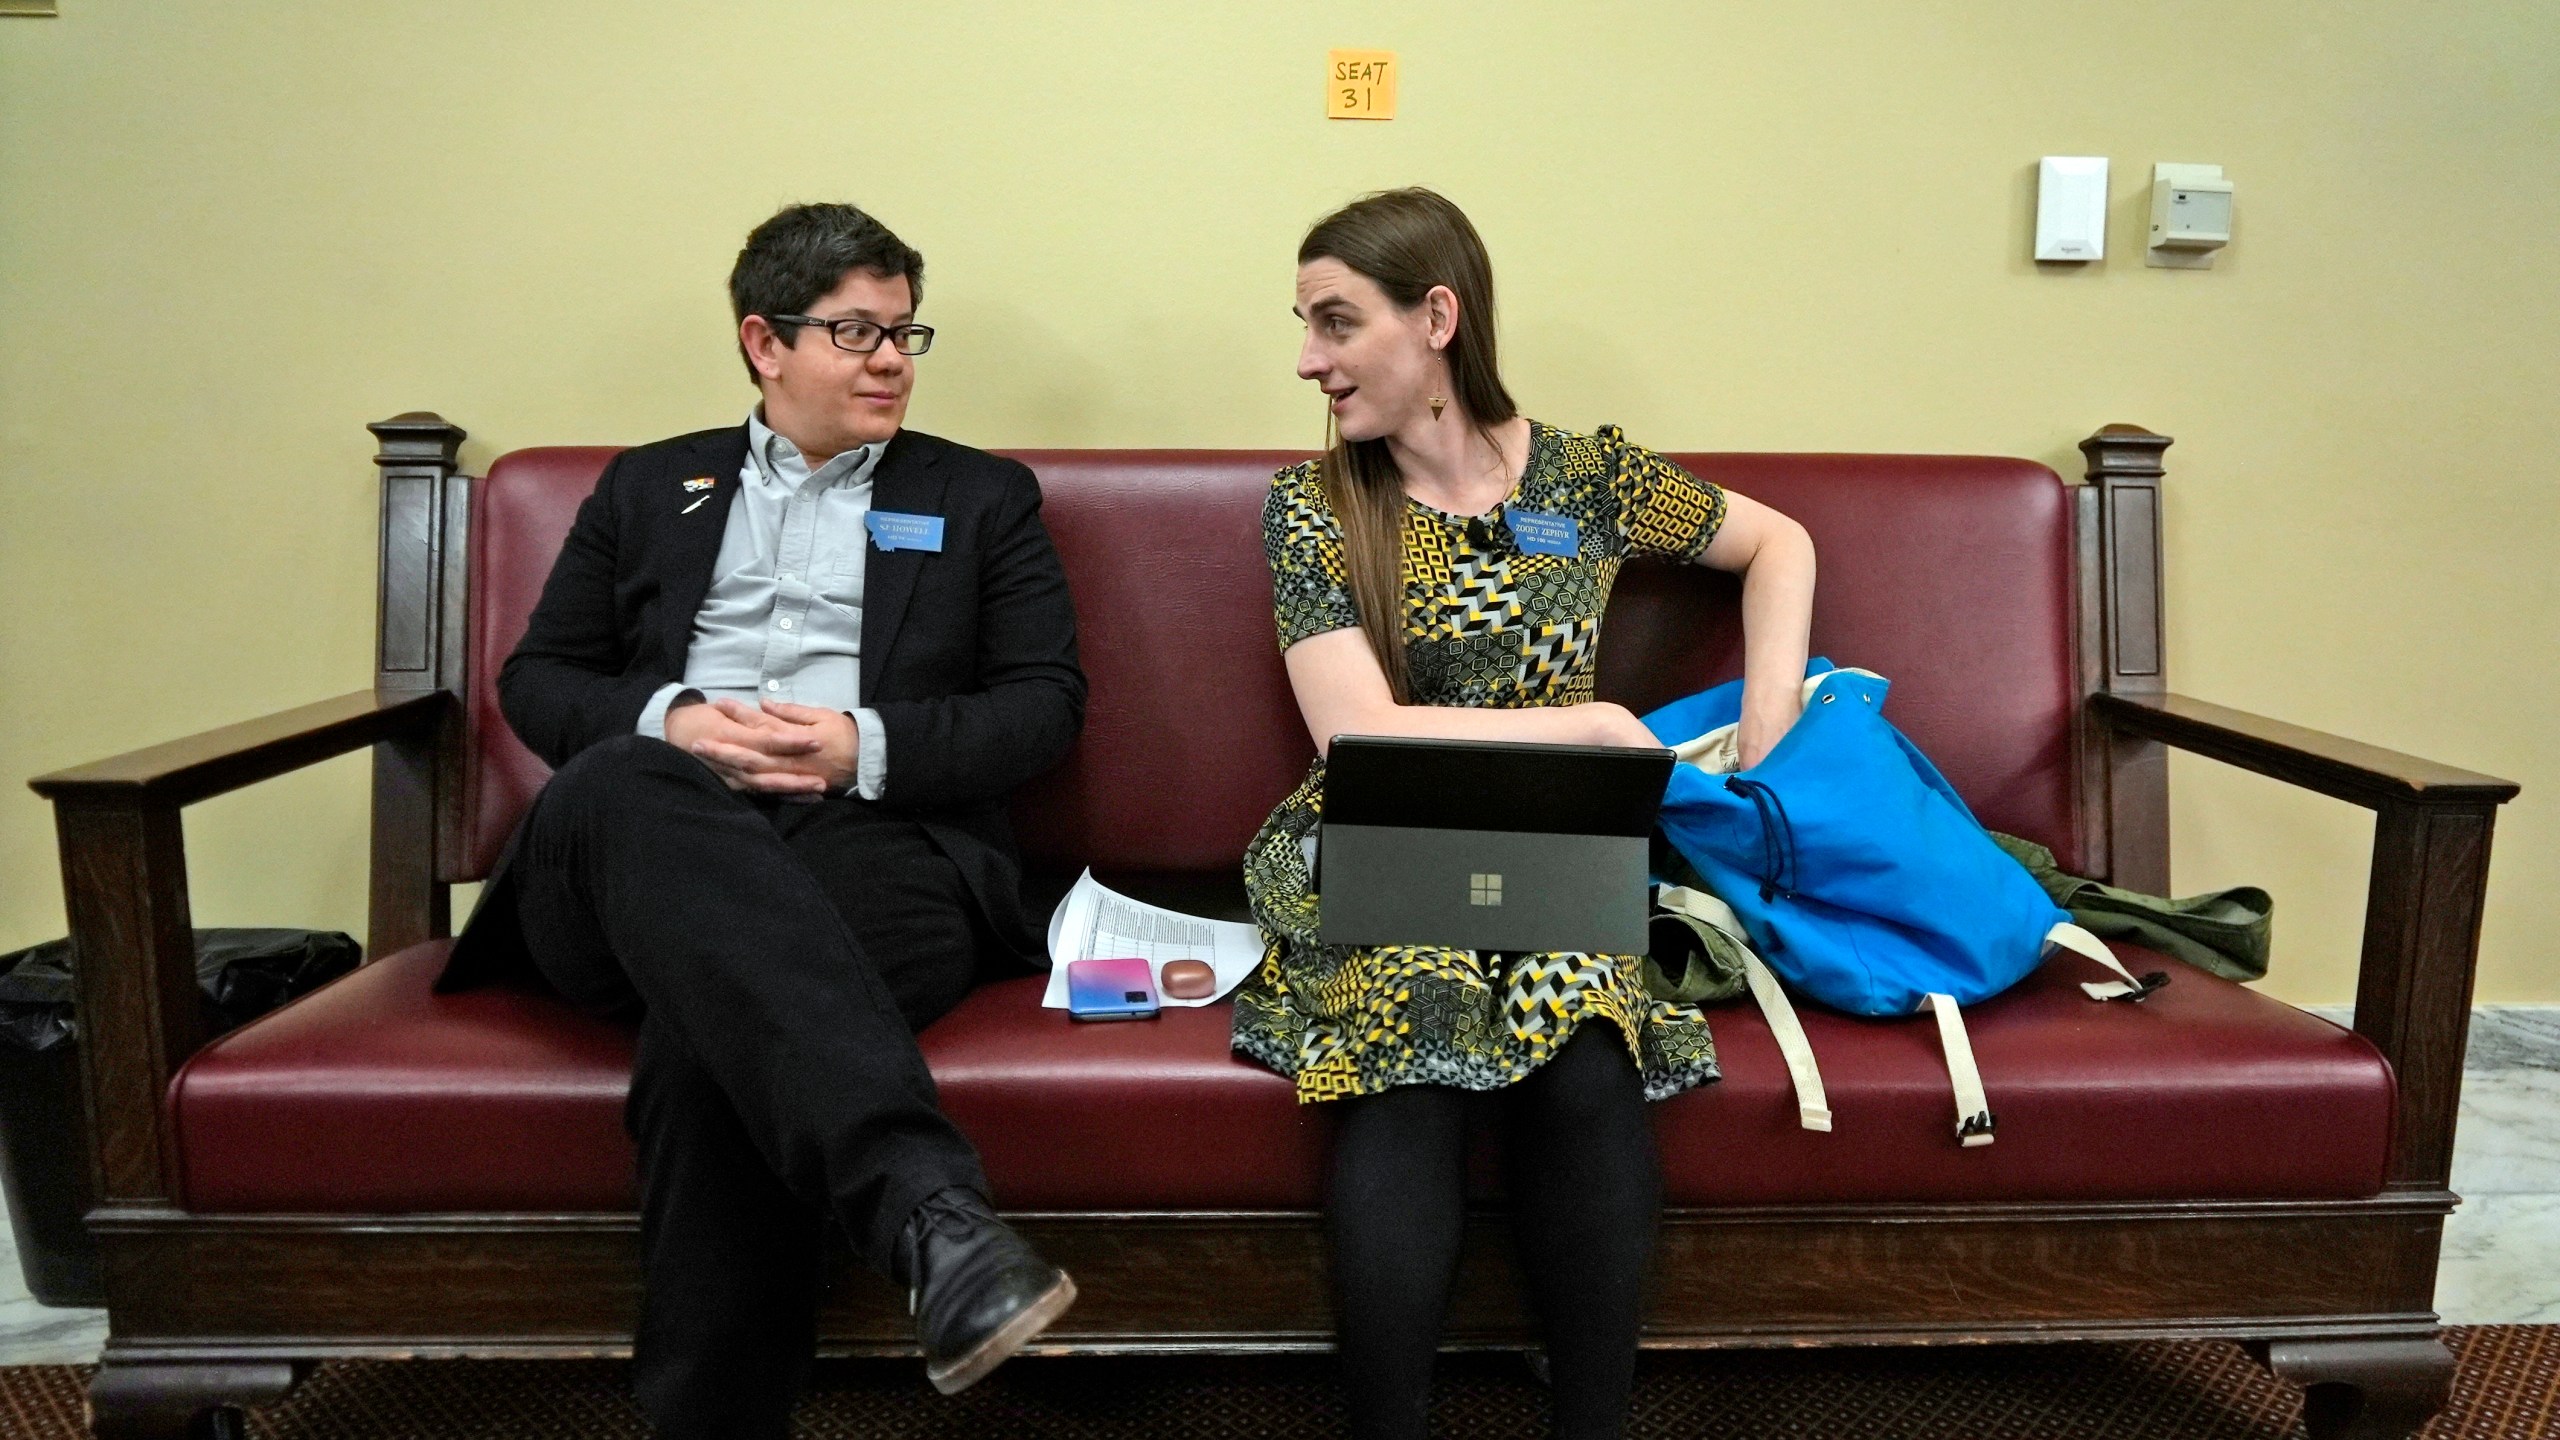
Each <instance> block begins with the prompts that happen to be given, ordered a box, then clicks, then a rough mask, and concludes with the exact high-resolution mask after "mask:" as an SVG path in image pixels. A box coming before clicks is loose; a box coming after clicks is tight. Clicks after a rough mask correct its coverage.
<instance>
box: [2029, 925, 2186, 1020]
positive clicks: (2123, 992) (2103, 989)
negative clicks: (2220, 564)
mask: <svg viewBox="0 0 2560 1440" xmlns="http://www.w3.org/2000/svg"><path fill="white" fill-rule="evenodd" d="M2044 943H2045V946H2046V948H2048V949H2050V948H2052V947H2053V946H2056V945H2059V946H2061V947H2062V948H2063V949H2065V950H2072V951H2077V952H2078V953H2080V954H2082V955H2085V956H2087V957H2088V958H2090V959H2092V960H2095V961H2097V962H2098V963H2099V964H2101V965H2104V966H2106V967H2107V968H2108V969H2110V970H2113V971H2114V972H2116V973H2117V974H2118V975H2121V976H2123V977H2124V978H2123V979H2121V980H2106V981H2083V982H2082V983H2081V986H2080V989H2081V991H2082V993H2084V994H2086V995H2087V996H2088V997H2089V998H2090V999H2092V1000H2131V1001H2134V1002H2136V1003H2140V1002H2141V1001H2142V1000H2144V999H2146V998H2148V997H2149V996H2150V994H2151V992H2152V991H2154V990H2157V989H2159V988H2160V987H2161V986H2163V985H2166V984H2168V983H2169V973H2168V972H2167V971H2165V970H2154V971H2152V972H2151V973H2150V974H2148V975H2145V976H2143V977H2142V978H2141V979H2139V980H2137V979H2135V978H2134V975H2133V972H2132V971H2130V970H2127V969H2126V968H2124V962H2123V961H2121V960H2118V959H2117V958H2116V952H2114V951H2113V950H2110V949H2108V948H2107V942H2106V941H2104V940H2101V939H2099V938H2098V937H2097V936H2095V935H2092V934H2090V933H2089V932H2088V931H2086V930H2083V929H2081V928H2080V927H2079V926H2077V925H2074V924H2072V923H2071V922H2070V921H2068V920H2065V921H2062V922H2061V923H2059V924H2057V925H2055V926H2054V927H2053V928H2052V929H2050V930H2047V931H2046V932H2044Z"/></svg>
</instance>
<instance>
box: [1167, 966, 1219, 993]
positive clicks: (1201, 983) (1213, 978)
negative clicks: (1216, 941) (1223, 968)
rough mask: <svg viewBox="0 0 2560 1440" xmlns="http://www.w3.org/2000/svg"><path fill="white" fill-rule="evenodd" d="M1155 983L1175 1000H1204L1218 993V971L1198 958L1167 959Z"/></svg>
mask: <svg viewBox="0 0 2560 1440" xmlns="http://www.w3.org/2000/svg"><path fill="white" fill-rule="evenodd" d="M1156 983H1157V984H1159V985H1162V986H1163V987H1164V993H1166V994H1167V995H1170V996H1172V997H1173V998H1174V999H1176V1000H1204V999H1207V998H1208V997H1209V996H1211V995H1215V994H1217V993H1218V972H1217V971H1215V970H1212V969H1210V968H1209V966H1208V964H1207V963H1206V962H1205V961H1200V960H1168V961H1166V962H1165V967H1164V970H1163V972H1162V973H1160V974H1158V975H1157V976H1156Z"/></svg>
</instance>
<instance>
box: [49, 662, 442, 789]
mask: <svg viewBox="0 0 2560 1440" xmlns="http://www.w3.org/2000/svg"><path fill="white" fill-rule="evenodd" d="M449 703H451V697H449V696H447V695H445V694H443V693H441V692H429V693H425V694H398V695H395V694H384V693H382V692H379V691H374V690H358V691H354V692H352V693H350V694H346V695H340V696H337V697H336V698H334V699H329V700H320V701H315V702H313V703H312V704H309V705H300V706H296V707H295V708H293V709H291V710H280V711H278V712H276V713H275V714H273V715H261V716H259V717H258V718H257V719H255V720H243V721H241V722H240V723H239V724H237V725H225V726H223V727H221V728H220V729H217V730H206V731H203V732H201V733H199V734H195V735H189V736H187V737H186V738H184V739H182V740H171V741H167V742H165V743H163V744H159V745H150V746H145V747H144V748H142V749H140V750H128V751H126V752H125V753H123V754H121V755H114V756H110V757H108V758H107V759H104V760H93V761H91V762H89V763H88V764H86V765H74V766H72V767H71V768H70V769H68V770H56V771H54V772H53V773H52V774H50V775H39V776H37V777H36V778H34V779H33V780H30V781H28V782H27V786H28V788H29V789H32V790H34V791H35V792H36V793H37V794H39V795H42V796H43V797H45V798H46V799H48V800H52V801H55V802H56V803H62V802H66V801H67V802H70V803H74V804H80V805H115V806H120V807H132V806H166V807H176V806H181V805H192V804H194V803H195V802H196V801H198V800H203V799H208V798H210V797H212V796H215V795H220V794H223V793H225V792H227V791H232V790H237V789H240V788H241V787H242V786H245V785H254V784H256V783H257V782H258V781H261V780H269V779H273V778H274V777H276V776H278V775H283V774H286V773H288V772H291V771H294V770H299V769H301V768H302V767H303V766H305V765H310V764H314V763H317V762H319V761H322V760H327V759H330V758H331V757H333V756H338V755H344V754H346V753H347V752H348V751H350V750H361V749H363V748H364V747H366V746H368V745H372V744H375V743H377V742H379V741H383V740H395V739H400V738H403V737H406V736H413V735H417V734H422V733H424V732H426V731H427V730H429V729H432V728H433V726H434V724H435V722H436V720H437V718H438V717H439V716H441V715H442V714H443V713H444V708H445V706H446V705H448V704H449Z"/></svg>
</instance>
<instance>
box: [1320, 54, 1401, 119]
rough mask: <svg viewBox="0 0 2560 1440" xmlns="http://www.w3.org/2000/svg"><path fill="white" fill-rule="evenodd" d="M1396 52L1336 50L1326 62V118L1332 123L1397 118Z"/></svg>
mask: <svg viewBox="0 0 2560 1440" xmlns="http://www.w3.org/2000/svg"><path fill="white" fill-rule="evenodd" d="M1396 69H1397V66H1396V52H1394V51H1393V50H1333V51H1328V52H1326V55H1325V61H1324V115H1325V118H1326V119H1328V120H1393V119H1394V118H1396Z"/></svg>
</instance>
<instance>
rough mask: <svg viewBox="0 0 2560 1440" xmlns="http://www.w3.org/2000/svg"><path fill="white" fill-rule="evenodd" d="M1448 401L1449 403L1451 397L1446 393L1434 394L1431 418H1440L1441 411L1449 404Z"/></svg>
mask: <svg viewBox="0 0 2560 1440" xmlns="http://www.w3.org/2000/svg"><path fill="white" fill-rule="evenodd" d="M1448 403H1449V397H1448V396H1446V395H1434V396H1432V397H1431V418H1432V419H1434V420H1437V419H1439V418H1440V411H1441V410H1442V409H1443V408H1444V407H1446V406H1447V405H1448Z"/></svg>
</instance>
